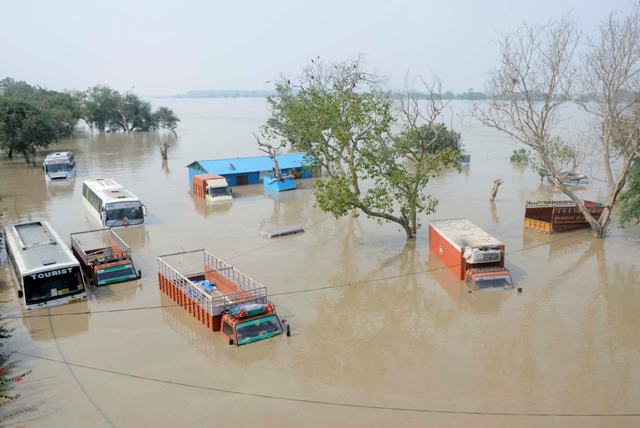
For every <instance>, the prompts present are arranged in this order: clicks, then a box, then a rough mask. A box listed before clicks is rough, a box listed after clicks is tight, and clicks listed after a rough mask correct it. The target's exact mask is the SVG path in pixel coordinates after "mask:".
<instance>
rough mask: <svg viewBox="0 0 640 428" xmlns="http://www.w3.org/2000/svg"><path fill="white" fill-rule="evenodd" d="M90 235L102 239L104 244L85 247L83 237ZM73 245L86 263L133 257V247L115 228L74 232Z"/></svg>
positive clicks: (72, 235)
mask: <svg viewBox="0 0 640 428" xmlns="http://www.w3.org/2000/svg"><path fill="white" fill-rule="evenodd" d="M90 235H93V237H94V238H95V239H97V240H99V241H102V244H103V246H101V247H96V248H89V249H88V248H86V246H85V248H83V244H82V241H81V238H82V237H83V236H84V237H85V238H87V239H91V238H90ZM105 235H106V236H105ZM71 247H72V248H73V249H74V250H75V252H76V254H77V255H78V256H79V257H81V258H82V260H83V261H84V263H85V264H86V265H93V264H98V263H105V262H109V261H114V260H123V259H131V249H130V248H129V246H128V245H127V244H126V242H124V241H123V240H122V238H120V236H118V234H117V233H116V232H115V231H114V230H113V229H96V230H88V231H85V232H76V233H72V234H71Z"/></svg>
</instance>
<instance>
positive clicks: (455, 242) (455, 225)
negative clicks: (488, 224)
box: [429, 218, 513, 291]
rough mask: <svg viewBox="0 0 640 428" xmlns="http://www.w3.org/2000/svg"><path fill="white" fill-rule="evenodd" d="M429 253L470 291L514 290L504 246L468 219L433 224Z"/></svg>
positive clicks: (430, 233) (439, 221)
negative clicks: (506, 262)
mask: <svg viewBox="0 0 640 428" xmlns="http://www.w3.org/2000/svg"><path fill="white" fill-rule="evenodd" d="M429 249H430V251H431V252H432V253H433V254H435V255H436V256H437V257H438V258H439V259H440V260H441V261H442V262H443V263H445V265H446V266H447V267H448V268H449V269H450V270H451V271H452V272H453V273H454V274H455V275H456V277H458V278H459V279H460V280H462V281H465V282H466V284H467V286H468V287H469V289H470V290H473V291H475V290H478V289H483V288H493V289H496V288H498V289H512V288H513V280H512V278H511V273H510V272H509V269H507V268H506V267H505V266H504V259H505V245H504V244H503V243H502V242H500V241H499V240H497V239H496V238H494V237H493V236H491V235H489V234H488V233H487V232H485V231H484V230H482V229H481V228H480V227H478V226H476V225H475V224H473V223H472V222H471V221H469V220H468V219H466V218H461V219H450V220H436V221H432V222H431V223H430V224H429Z"/></svg>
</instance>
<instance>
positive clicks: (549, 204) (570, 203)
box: [526, 200, 604, 209]
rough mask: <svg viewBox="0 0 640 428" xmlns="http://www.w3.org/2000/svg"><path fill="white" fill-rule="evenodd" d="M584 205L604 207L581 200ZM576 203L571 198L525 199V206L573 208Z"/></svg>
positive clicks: (595, 207) (596, 207)
mask: <svg viewBox="0 0 640 428" xmlns="http://www.w3.org/2000/svg"><path fill="white" fill-rule="evenodd" d="M583 202H584V204H585V206H586V207H587V208H589V209H599V208H604V206H603V205H602V204H600V203H598V202H593V201H586V200H585V201H583ZM573 207H576V208H577V205H576V203H575V202H573V201H572V200H562V201H527V204H526V208H573Z"/></svg>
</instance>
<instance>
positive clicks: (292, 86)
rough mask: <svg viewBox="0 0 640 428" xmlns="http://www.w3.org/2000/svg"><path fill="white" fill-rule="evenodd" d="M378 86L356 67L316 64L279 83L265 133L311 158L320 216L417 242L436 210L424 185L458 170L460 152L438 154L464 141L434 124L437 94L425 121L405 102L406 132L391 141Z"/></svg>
mask: <svg viewBox="0 0 640 428" xmlns="http://www.w3.org/2000/svg"><path fill="white" fill-rule="evenodd" d="M378 80H379V79H378V78H377V77H376V76H374V75H372V74H369V73H367V72H365V71H364V70H363V69H362V66H361V64H360V62H359V61H358V60H355V61H351V62H346V63H338V64H331V65H327V64H325V63H323V62H321V61H319V60H314V61H312V62H311V64H310V65H309V66H308V67H307V68H305V69H304V71H303V74H302V77H301V78H300V80H299V81H298V82H292V81H291V80H290V79H287V78H283V79H282V80H281V81H280V82H278V83H277V84H276V92H277V95H276V96H274V97H271V98H269V103H270V104H271V107H272V114H271V117H270V118H269V120H268V121H267V124H266V126H265V130H266V131H267V133H268V135H270V136H271V137H272V138H275V139H279V140H280V141H281V142H285V143H288V144H291V145H292V146H293V148H294V149H297V150H302V151H304V152H306V153H308V155H309V158H310V159H309V162H310V163H311V166H312V167H316V168H318V169H320V170H322V171H323V172H324V174H325V178H324V179H323V180H319V181H318V182H316V186H315V190H314V192H315V197H316V202H317V204H318V206H319V207H320V208H321V209H322V210H323V211H326V212H329V213H331V214H333V215H334V216H335V217H341V216H345V215H348V214H349V213H351V214H353V215H358V213H359V212H361V213H364V214H365V215H367V216H368V217H371V218H374V219H376V220H378V221H380V222H383V221H387V222H393V223H397V224H399V225H400V226H402V228H403V229H404V231H405V233H406V235H407V237H408V238H413V237H415V235H416V232H417V229H418V224H417V215H418V214H419V213H423V212H427V213H428V212H432V211H433V210H434V209H435V206H436V204H437V200H436V199H435V198H433V197H432V196H430V195H428V194H426V193H425V186H426V184H427V182H428V181H429V179H430V178H432V177H434V176H435V175H437V174H438V173H440V171H442V169H444V168H445V167H447V166H448V165H452V164H454V163H459V152H457V151H456V150H453V149H443V150H441V151H438V150H436V149H435V147H436V145H437V144H449V143H450V142H449V141H448V139H454V140H455V142H456V144H457V142H458V141H459V135H457V134H455V133H449V132H448V130H446V127H444V125H439V124H437V123H436V118H437V117H438V116H439V115H440V113H441V111H442V101H441V97H440V94H439V91H438V92H431V93H430V96H431V103H430V109H429V111H428V113H426V114H423V113H422V111H420V110H419V109H417V107H418V99H417V97H410V98H407V99H406V100H405V101H404V102H403V106H404V108H403V110H402V115H403V118H404V121H403V123H402V126H403V131H402V132H401V133H399V134H398V135H395V136H394V135H392V132H391V126H392V124H393V123H394V121H395V119H394V116H393V114H392V104H393V101H392V98H391V95H390V94H389V93H388V92H384V91H382V90H380V88H379V85H378V83H379V82H378ZM438 89H439V88H438Z"/></svg>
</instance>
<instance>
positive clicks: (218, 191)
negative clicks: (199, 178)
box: [209, 187, 231, 196]
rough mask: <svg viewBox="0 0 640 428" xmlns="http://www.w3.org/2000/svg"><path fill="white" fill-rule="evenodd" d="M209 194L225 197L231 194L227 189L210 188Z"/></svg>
mask: <svg viewBox="0 0 640 428" xmlns="http://www.w3.org/2000/svg"><path fill="white" fill-rule="evenodd" d="M209 194H210V195H211V196H227V195H230V194H231V191H230V189H229V188H228V187H211V188H209Z"/></svg>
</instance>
